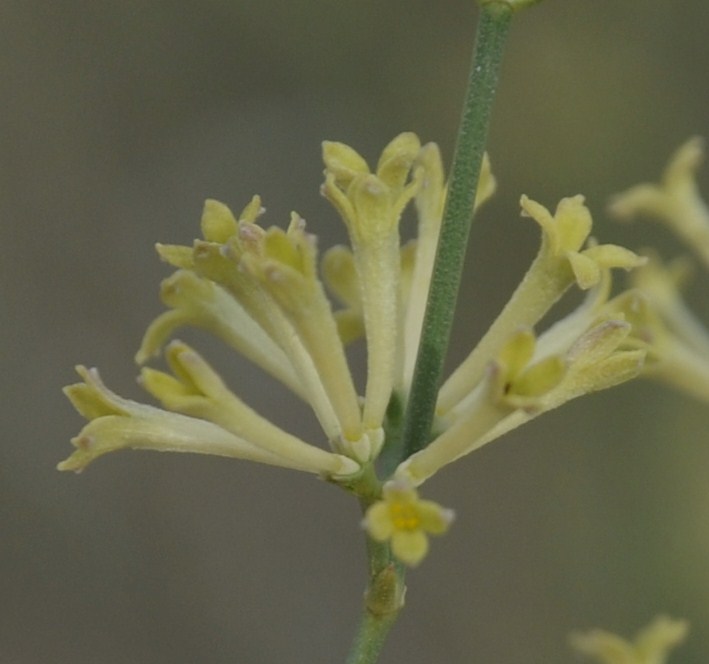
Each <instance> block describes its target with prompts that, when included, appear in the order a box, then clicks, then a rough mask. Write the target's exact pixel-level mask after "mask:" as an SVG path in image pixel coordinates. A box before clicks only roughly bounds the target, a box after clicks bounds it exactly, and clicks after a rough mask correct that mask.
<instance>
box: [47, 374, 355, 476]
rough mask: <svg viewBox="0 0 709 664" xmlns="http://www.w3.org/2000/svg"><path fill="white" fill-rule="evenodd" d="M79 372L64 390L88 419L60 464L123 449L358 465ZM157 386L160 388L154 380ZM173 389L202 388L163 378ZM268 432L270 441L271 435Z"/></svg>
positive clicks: (328, 470)
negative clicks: (240, 430)
mask: <svg viewBox="0 0 709 664" xmlns="http://www.w3.org/2000/svg"><path fill="white" fill-rule="evenodd" d="M188 361H190V360H188ZM77 372H78V373H79V375H80V376H81V377H82V379H83V380H84V382H83V383H77V384H75V385H70V386H68V387H66V388H65V389H64V392H65V393H66V395H67V396H68V397H69V399H70V400H71V402H72V404H74V407H75V408H76V409H77V410H78V411H79V413H81V415H83V416H84V417H85V418H86V419H88V420H89V423H88V424H87V425H86V426H85V427H84V428H83V429H82V431H81V433H80V434H79V435H78V436H77V437H76V438H73V439H72V443H73V445H74V447H75V448H76V450H75V451H74V453H73V454H72V455H71V456H70V457H69V458H68V459H66V460H65V461H62V462H61V463H60V464H59V466H58V468H59V470H73V471H77V472H78V471H81V470H83V469H84V468H85V467H86V466H87V465H88V464H89V463H91V462H92V461H94V460H95V459H97V458H98V457H100V456H103V455H104V454H107V453H108V452H114V451H117V450H122V449H147V450H156V451H159V452H192V453H196V454H213V455H217V456H226V457H234V458H237V459H247V460H250V461H258V462H261V463H267V464H272V465H277V466H283V467H285V468H293V469H297V470H305V471H309V472H313V473H318V474H322V475H327V476H334V475H340V474H343V475H350V474H352V473H355V472H357V471H358V469H359V467H358V465H357V464H356V463H355V462H354V461H352V460H351V459H348V458H346V457H344V456H340V455H337V454H332V453H330V452H325V451H324V450H320V449H318V448H316V447H313V446H311V445H307V443H304V442H302V441H298V440H296V439H294V438H292V437H291V438H289V439H284V440H282V441H281V443H280V445H281V446H280V447H279V446H278V444H277V441H275V438H273V435H272V434H273V432H272V431H270V432H267V431H263V432H262V434H263V435H262V437H260V438H257V439H253V440H247V439H246V438H244V437H242V436H240V435H237V434H235V433H232V432H230V431H227V430H226V429H225V428H223V427H222V426H219V424H216V423H214V422H212V421H208V420H206V419H202V418H200V417H191V416H187V415H182V414H180V413H174V412H169V411H166V410H162V409H160V408H155V407H154V406H147V405H144V404H141V403H138V402H136V401H131V400H130V399H124V398H122V397H120V396H118V395H117V394H115V393H114V392H111V390H109V389H108V388H107V387H106V386H105V385H104V384H103V383H102V381H101V378H100V377H99V374H98V371H96V369H86V368H85V367H77ZM197 374H200V378H201V380H199V379H198V380H199V382H201V383H202V389H204V388H206V389H208V390H209V391H212V390H214V389H217V390H219V391H222V390H224V389H225V388H223V386H221V385H216V384H215V377H214V375H213V374H211V373H210V372H206V373H205V371H204V367H199V368H197V373H196V374H194V378H197ZM208 383H211V386H210V387H207V384H208ZM153 387H154V388H155V389H156V390H157V385H156V384H155V382H154V383H153ZM175 388H177V390H175ZM170 389H172V390H173V391H177V392H179V391H180V390H182V392H183V398H188V397H187V395H186V394H185V393H189V392H190V391H191V392H199V389H200V388H198V387H197V384H196V383H193V384H192V385H191V386H190V385H187V384H185V383H183V384H182V386H181V387H180V386H179V382H177V383H176V384H173V385H171V386H168V385H166V384H163V386H162V387H161V388H160V389H159V390H157V391H162V392H164V393H165V392H168V391H169V390H170ZM203 414H206V413H203ZM254 416H255V414H254ZM269 434H270V435H271V436H272V440H271V441H267V440H266V436H268V435H269ZM264 443H268V444H264ZM298 448H300V449H298Z"/></svg>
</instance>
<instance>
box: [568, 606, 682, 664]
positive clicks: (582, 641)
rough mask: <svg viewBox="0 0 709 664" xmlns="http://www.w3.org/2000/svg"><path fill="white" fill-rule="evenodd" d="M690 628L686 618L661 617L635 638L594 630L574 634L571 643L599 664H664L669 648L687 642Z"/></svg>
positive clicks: (575, 648)
mask: <svg viewBox="0 0 709 664" xmlns="http://www.w3.org/2000/svg"><path fill="white" fill-rule="evenodd" d="M688 631H689V625H688V624H687V622H686V621H684V620H673V619H672V618H668V617H667V616H658V617H657V618H655V620H653V621H652V622H651V623H650V624H649V625H648V626H647V627H645V628H644V629H642V630H641V631H639V632H638V634H637V635H636V637H635V639H633V640H632V641H628V640H626V639H623V638H622V637H620V636H616V635H615V634H612V633H610V632H606V631H604V630H600V629H595V630H592V631H590V632H585V633H580V632H579V633H575V634H572V635H571V637H570V642H571V645H572V647H573V648H574V650H576V651H577V652H579V653H580V654H582V655H588V656H589V657H592V658H593V659H594V660H595V661H596V662H597V663H598V664H665V663H666V662H667V658H668V657H669V653H670V651H671V650H672V649H673V648H675V647H676V646H677V645H679V644H680V643H682V641H684V639H685V638H686V636H687V632H688Z"/></svg>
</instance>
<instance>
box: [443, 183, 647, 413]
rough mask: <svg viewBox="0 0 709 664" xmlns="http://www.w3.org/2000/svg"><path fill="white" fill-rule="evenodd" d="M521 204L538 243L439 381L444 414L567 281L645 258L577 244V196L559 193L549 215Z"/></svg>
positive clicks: (587, 223)
mask: <svg viewBox="0 0 709 664" xmlns="http://www.w3.org/2000/svg"><path fill="white" fill-rule="evenodd" d="M521 205H522V210H523V216H529V217H531V218H532V219H534V220H535V221H536V222H537V223H538V224H539V226H540V227H541V229H542V244H541V248H540V250H539V253H538V254H537V257H536V258H535V259H534V262H533V263H532V265H531V266H530V268H529V270H528V271H527V273H526V275H525V276H524V278H523V280H522V282H521V283H520V284H519V286H518V287H517V289H516V290H515V292H514V293H513V294H512V296H511V297H510V299H509V301H508V302H507V304H506V305H505V307H504V308H503V310H502V311H501V312H500V314H499V316H498V317H497V318H496V319H495V321H494V322H493V324H492V325H491V326H490V329H489V330H488V331H487V332H486V333H485V335H484V336H483V338H482V339H481V340H480V342H479V343H478V344H477V345H476V346H475V348H474V349H473V350H472V351H471V353H470V355H468V357H467V358H466V359H465V361H464V362H462V363H461V365H460V366H459V367H458V368H457V369H456V370H455V371H454V372H453V373H452V374H451V376H450V377H449V378H448V379H447V380H446V381H445V383H444V384H443V386H442V387H441V390H440V392H439V397H438V404H437V412H438V414H439V415H445V414H446V413H447V412H448V411H449V410H451V409H452V408H454V407H455V406H456V405H457V404H458V403H459V402H460V401H461V400H462V399H463V398H465V396H466V395H467V394H469V393H470V392H471V391H472V390H473V389H474V388H475V386H476V385H477V384H478V383H479V382H480V381H481V380H482V377H483V373H484V371H485V367H486V365H487V363H488V362H489V361H490V358H492V357H495V356H496V355H497V354H498V353H499V351H500V349H501V348H502V346H503V344H504V343H505V342H506V340H507V339H509V338H510V336H511V335H512V334H513V333H514V331H515V330H517V329H518V328H520V327H530V328H533V327H534V326H535V325H536V324H537V323H538V322H539V321H540V320H541V319H542V318H543V316H544V315H545V314H546V313H547V312H548V311H549V310H550V309H551V307H552V306H553V305H554V304H555V303H556V302H557V301H558V300H559V298H560V297H561V296H562V295H563V294H564V293H565V292H566V291H567V290H568V288H569V287H570V286H571V285H572V284H574V283H577V284H578V285H579V287H580V288H582V289H583V290H588V289H590V288H593V287H594V286H596V285H598V284H600V283H601V282H602V280H603V275H604V273H606V272H607V271H608V270H609V269H611V268H622V269H625V270H631V269H633V268H635V267H638V266H639V265H642V264H643V263H644V262H645V259H644V258H642V257H640V256H637V255H636V254H634V253H633V252H632V251H629V250H628V249H625V248H623V247H619V246H617V245H611V244H605V245H597V244H594V243H591V244H590V246H589V247H588V248H586V249H583V246H584V244H586V242H587V240H588V238H589V234H590V232H591V228H592V223H593V222H592V219H591V213H590V212H589V210H588V208H587V207H586V205H585V204H584V198H583V196H574V197H572V198H564V199H562V200H561V201H560V202H559V205H558V206H557V209H556V212H555V214H554V215H552V214H551V213H550V212H549V210H547V209H546V208H545V207H544V206H542V205H540V204H539V203H536V202H534V201H532V200H530V199H529V198H527V197H526V196H523V197H522V200H521Z"/></svg>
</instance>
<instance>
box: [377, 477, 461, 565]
mask: <svg viewBox="0 0 709 664" xmlns="http://www.w3.org/2000/svg"><path fill="white" fill-rule="evenodd" d="M453 516H454V515H453V511H452V510H449V509H444V508H443V507H441V506H440V505H439V504H438V503H435V502H433V501H430V500H421V499H420V498H419V496H418V492H417V491H416V489H414V488H412V487H411V486H409V485H407V484H406V483H404V482H400V481H391V482H387V483H386V484H385V485H384V489H383V494H382V499H381V500H379V501H377V502H375V503H374V504H373V505H371V506H370V507H369V508H368V509H367V512H366V514H365V516H364V521H363V526H364V528H365V529H366V531H367V533H368V534H369V536H370V537H371V538H372V539H374V540H376V541H378V542H386V541H391V549H392V553H393V554H394V555H395V556H396V557H397V558H398V559H399V560H400V561H401V562H403V563H405V564H407V565H410V566H412V567H413V566H416V565H418V564H419V563H420V562H421V561H422V560H423V558H424V556H425V555H426V553H427V551H428V536H427V534H430V535H442V534H443V533H445V532H446V530H448V526H450V524H451V522H452V521H453Z"/></svg>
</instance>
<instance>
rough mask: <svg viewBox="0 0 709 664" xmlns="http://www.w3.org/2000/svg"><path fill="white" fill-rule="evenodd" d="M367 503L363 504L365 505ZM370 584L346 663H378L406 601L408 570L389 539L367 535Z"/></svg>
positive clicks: (364, 507)
mask: <svg viewBox="0 0 709 664" xmlns="http://www.w3.org/2000/svg"><path fill="white" fill-rule="evenodd" d="M366 506H367V505H366V503H364V501H363V504H362V507H363V509H366ZM367 555H368V558H369V573H370V578H369V586H368V587H367V592H366V593H365V602H364V613H363V615H362V619H361V621H360V625H359V629H358V631H357V634H356V636H355V639H354V642H353V643H352V649H351V650H350V654H349V656H348V657H347V664H375V662H377V661H378V660H379V655H380V653H381V651H382V648H383V647H384V641H385V640H386V637H387V635H388V634H389V630H390V629H391V628H392V626H393V625H394V623H395V622H396V619H397V617H398V615H399V611H400V610H401V607H402V606H403V604H404V591H405V585H404V576H405V570H404V567H403V565H402V564H401V563H399V562H397V561H396V560H395V559H394V558H393V556H392V553H391V547H390V546H389V544H388V543H382V542H375V541H374V540H372V539H371V538H367Z"/></svg>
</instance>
